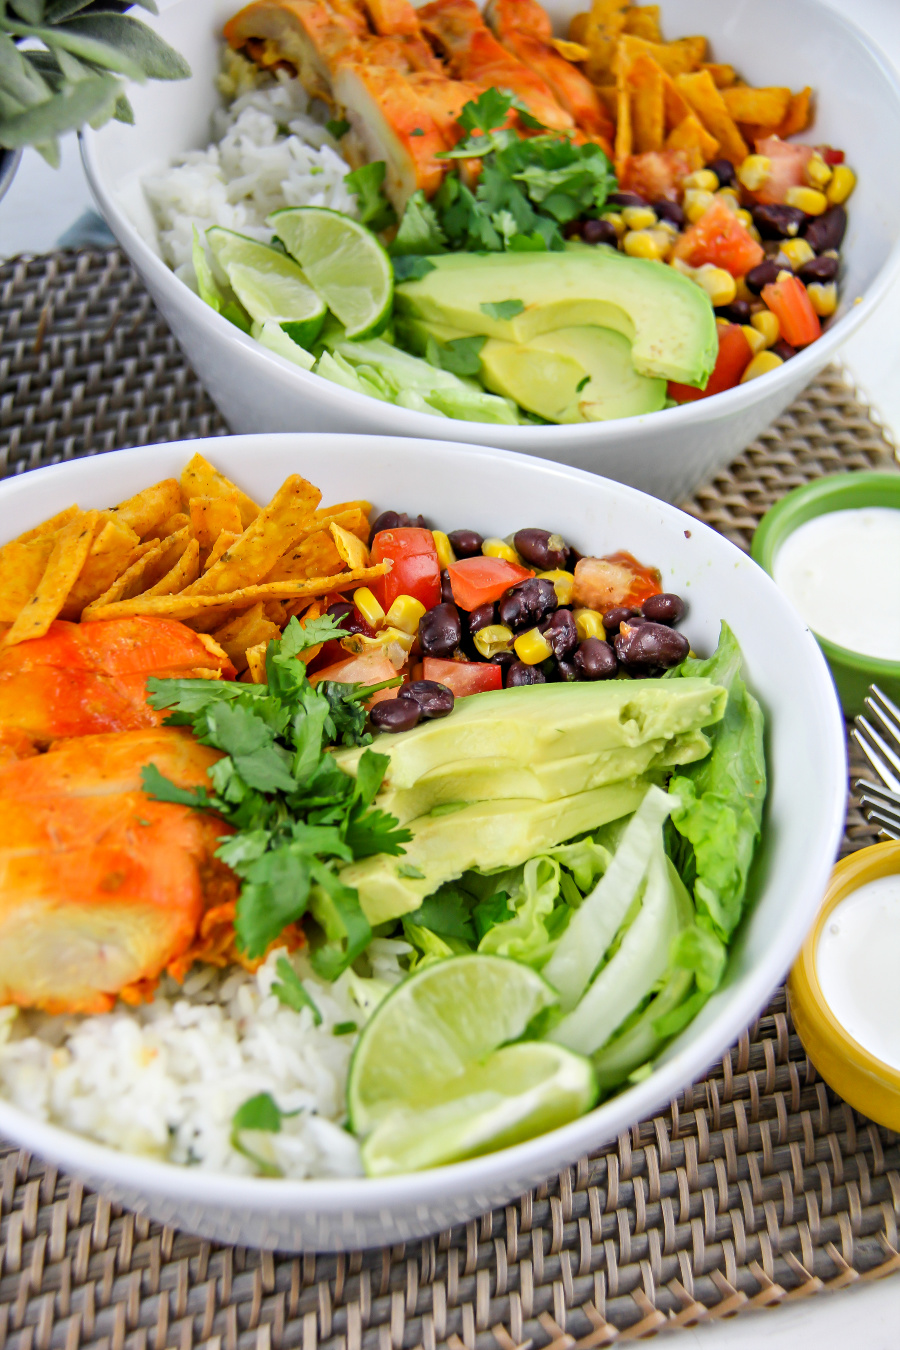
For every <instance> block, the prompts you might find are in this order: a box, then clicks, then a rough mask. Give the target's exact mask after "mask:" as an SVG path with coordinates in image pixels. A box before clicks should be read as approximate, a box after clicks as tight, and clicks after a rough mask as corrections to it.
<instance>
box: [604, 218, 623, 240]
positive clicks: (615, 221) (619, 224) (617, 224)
mask: <svg viewBox="0 0 900 1350" xmlns="http://www.w3.org/2000/svg"><path fill="white" fill-rule="evenodd" d="M600 219H601V220H608V221H609V223H610V225H611V226H612V227H613V229H614V230H615V232H616V235H617V237H618V238H619V239H621V238H622V235H623V234H624V233H625V230H626V228H627V227H626V225H625V222H624V220H623V219H622V212H621V211H603V212H602V213H601V215H600Z"/></svg>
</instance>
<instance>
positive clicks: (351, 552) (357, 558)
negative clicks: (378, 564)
mask: <svg viewBox="0 0 900 1350" xmlns="http://www.w3.org/2000/svg"><path fill="white" fill-rule="evenodd" d="M328 529H329V532H330V534H331V537H332V539H333V540H334V546H335V548H336V549H337V551H338V553H339V554H340V555H341V557H342V558H343V560H344V562H345V563H346V564H347V566H348V567H368V565H369V550H368V549H367V547H366V545H365V544H364V543H363V541H362V540H361V539H359V538H358V537H357V536H356V535H355V534H351V533H350V531H349V530H345V529H342V527H341V526H340V525H338V524H337V522H336V521H334V520H333V521H332V522H331V524H330V525H329V526H328Z"/></svg>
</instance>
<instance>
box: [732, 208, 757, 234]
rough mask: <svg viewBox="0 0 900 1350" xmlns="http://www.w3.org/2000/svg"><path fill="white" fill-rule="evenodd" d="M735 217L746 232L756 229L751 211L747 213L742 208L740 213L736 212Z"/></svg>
mask: <svg viewBox="0 0 900 1350" xmlns="http://www.w3.org/2000/svg"><path fill="white" fill-rule="evenodd" d="M735 215H736V216H737V218H738V220H739V221H740V222H741V224H742V225H743V227H744V229H745V230H750V229H756V226H755V225H754V223H753V217H752V216H751V214H750V212H749V211H745V210H744V208H743V207H741V209H740V210H739V211H735Z"/></svg>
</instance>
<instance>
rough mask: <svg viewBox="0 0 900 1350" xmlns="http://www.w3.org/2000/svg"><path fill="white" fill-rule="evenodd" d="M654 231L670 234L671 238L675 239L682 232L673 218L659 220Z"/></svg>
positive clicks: (658, 233)
mask: <svg viewBox="0 0 900 1350" xmlns="http://www.w3.org/2000/svg"><path fill="white" fill-rule="evenodd" d="M653 233H654V234H657V235H660V234H665V235H668V236H669V238H670V239H675V238H677V236H678V235H679V234H680V233H681V231H680V230H679V228H678V226H677V225H676V224H675V222H674V221H673V220H658V221H657V222H656V224H655V225H654V227H653Z"/></svg>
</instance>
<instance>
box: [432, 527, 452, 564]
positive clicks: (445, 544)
mask: <svg viewBox="0 0 900 1350" xmlns="http://www.w3.org/2000/svg"><path fill="white" fill-rule="evenodd" d="M431 535H432V538H433V539H434V547H435V549H436V550H437V555H438V566H439V567H440V569H441V571H442V572H443V571H444V570H445V569H446V568H447V567H449V566H450V564H451V563H455V562H456V554H455V553H454V552H453V545H452V544H451V543H450V540H449V539H448V538H447V536H446V535H445V534H444V531H443V530H432V531H431Z"/></svg>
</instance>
